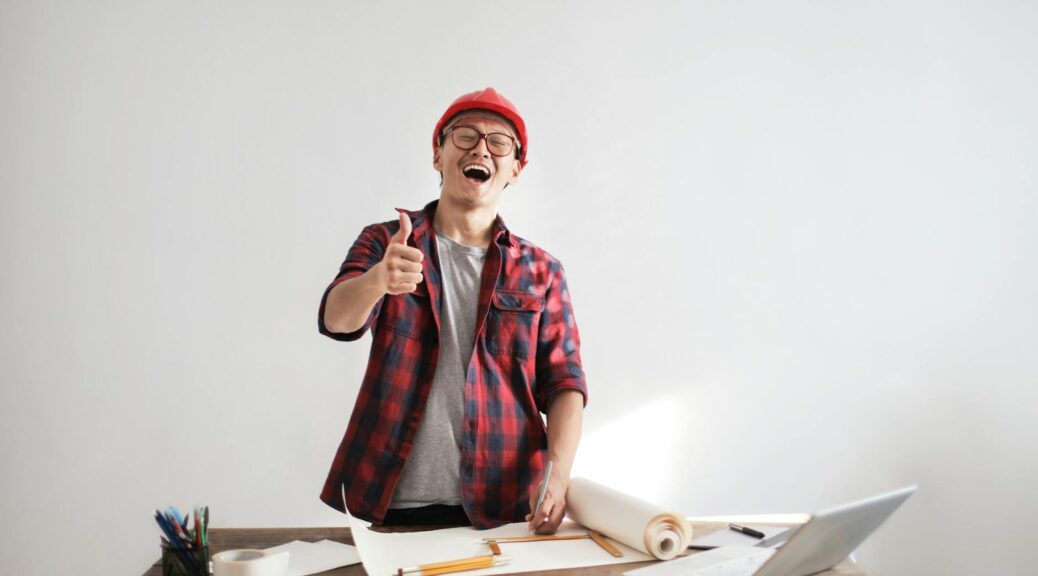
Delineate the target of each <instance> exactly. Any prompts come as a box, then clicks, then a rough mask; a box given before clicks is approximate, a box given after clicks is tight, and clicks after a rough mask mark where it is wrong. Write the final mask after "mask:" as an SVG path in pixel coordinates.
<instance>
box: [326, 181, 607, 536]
mask: <svg viewBox="0 0 1038 576" xmlns="http://www.w3.org/2000/svg"><path fill="white" fill-rule="evenodd" d="M437 203H438V202H437V201H433V202H431V203H429V204H428V205H427V206H426V207H425V209H424V210H421V211H415V212H408V214H409V215H410V216H411V220H412V223H413V228H412V235H411V238H409V239H408V241H407V243H408V245H410V246H414V247H417V248H418V249H420V250H421V251H422V252H423V253H424V254H425V259H424V261H423V263H422V267H423V268H424V270H423V273H424V281H423V282H422V283H420V284H419V285H418V290H417V291H415V292H413V293H411V294H399V295H386V296H384V297H383V298H382V300H380V301H379V302H378V303H377V304H376V305H375V307H374V309H372V311H371V315H370V316H369V318H368V321H367V322H366V324H365V325H364V326H363V327H361V328H360V329H359V330H357V331H355V332H351V333H349V334H341V333H334V332H329V330H328V328H327V327H326V326H325V325H324V306H325V301H326V300H327V298H328V292H330V291H331V289H332V287H334V286H335V285H336V284H338V283H339V282H342V281H344V280H347V279H349V278H354V277H357V276H360V275H361V274H363V273H364V272H366V271H367V270H369V269H370V268H371V267H372V266H374V265H375V264H377V263H379V262H380V261H381V260H382V255H383V253H384V250H385V248H386V246H387V245H388V243H389V239H390V238H391V237H392V236H393V234H395V233H396V231H397V230H398V229H399V227H400V225H399V222H398V221H396V220H393V221H390V222H384V223H381V224H373V225H371V226H368V227H367V228H365V229H364V230H363V231H362V232H361V234H360V237H359V238H357V241H356V242H354V243H353V246H352V247H351V248H350V251H349V253H348V254H347V255H346V261H345V262H343V264H342V267H341V269H340V271H339V275H338V276H337V277H336V278H335V280H334V281H333V282H332V283H331V285H330V286H329V287H328V289H327V290H325V293H324V297H323V298H322V299H321V307H320V311H319V312H318V326H319V328H320V331H321V333H322V334H325V335H326V336H330V337H331V338H334V339H336V340H356V339H358V338H360V337H361V336H362V335H363V334H364V332H365V331H367V329H368V328H369V327H370V328H371V332H372V337H373V342H372V344H371V355H370V357H369V359H368V367H367V371H366V372H365V374H364V381H363V383H362V384H361V387H360V392H359V394H358V395H357V401H356V404H355V405H354V407H353V415H352V416H351V417H350V422H349V425H348V426H347V428H346V434H345V436H344V437H343V439H342V443H341V444H340V445H339V450H338V452H337V453H336V455H335V460H334V461H333V462H332V467H331V471H330V472H329V473H328V479H327V480H326V481H325V485H324V490H322V492H321V500H323V501H324V502H325V503H327V504H328V505H329V506H331V507H333V508H336V509H338V510H341V511H344V512H345V511H346V510H345V509H344V503H343V497H342V492H343V488H345V494H346V502H345V507H346V508H348V509H349V512H350V514H353V515H354V516H357V517H359V518H363V519H365V520H369V521H372V522H376V523H377V522H381V521H382V519H383V518H384V517H385V514H386V510H387V509H388V508H389V503H390V500H391V499H392V496H393V491H394V490H395V489H396V484H397V481H398V480H399V479H400V472H401V470H402V469H403V466H404V461H406V460H407V456H408V454H409V453H410V451H411V447H412V445H413V443H414V438H415V433H416V432H417V430H418V424H419V422H421V419H422V414H423V412H424V410H425V402H426V399H427V398H428V396H429V388H430V386H431V384H432V381H433V374H435V373H436V362H437V359H438V358H439V352H440V343H439V332H440V302H441V297H442V296H441V291H442V287H443V284H442V282H441V276H440V264H439V259H438V258H437V255H436V232H435V230H434V228H433V225H432V222H433V214H434V213H435V211H436V206H437ZM561 390H577V391H579V392H580V393H581V394H583V395H584V399H585V404H586V402H587V385H586V383H585V381H584V370H583V368H582V367H581V363H580V336H579V334H578V332H577V323H576V320H575V319H574V317H573V309H572V307H571V305H570V296H569V290H568V289H567V287H566V277H565V274H564V272H563V269H562V265H561V264H560V263H559V261H558V260H556V259H555V258H553V257H552V256H551V255H550V254H548V253H547V252H545V251H544V250H541V249H540V248H538V247H537V246H534V245H533V244H531V243H530V242H527V241H526V240H523V239H522V238H519V237H517V236H515V235H513V234H511V233H510V232H509V231H508V229H507V228H506V227H505V225H504V222H503V221H502V220H501V218H500V217H498V218H497V221H496V222H495V223H494V231H493V240H492V242H491V246H490V247H489V249H488V250H487V256H486V261H485V264H484V266H483V274H482V280H481V283H480V291H479V307H478V309H477V313H476V344H475V349H474V350H473V353H472V361H471V362H470V363H469V367H468V377H467V379H466V381H465V413H464V420H463V422H462V438H461V470H460V477H461V501H462V506H464V508H465V512H466V513H467V514H468V516H469V519H470V520H472V524H473V525H474V526H475V527H477V528H491V527H494V526H498V525H500V524H504V523H506V522H518V521H522V520H523V518H524V516H525V515H526V514H527V513H528V512H529V496H530V491H531V490H532V489H533V488H534V484H535V483H536V482H538V481H539V480H540V477H541V472H542V468H543V466H544V464H545V455H546V448H547V435H546V433H545V427H544V422H543V420H542V419H541V416H540V413H541V412H547V409H548V406H549V405H550V402H551V399H552V396H553V395H554V394H555V393H556V392H559V391H561Z"/></svg>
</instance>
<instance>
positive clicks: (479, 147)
mask: <svg viewBox="0 0 1038 576" xmlns="http://www.w3.org/2000/svg"><path fill="white" fill-rule="evenodd" d="M469 154H474V155H476V156H480V157H482V158H489V157H490V149H489V148H487V137H486V136H483V137H482V138H480V139H479V141H478V142H476V145H475V146H474V147H473V148H472V149H471V150H469Z"/></svg>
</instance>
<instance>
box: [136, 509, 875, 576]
mask: <svg viewBox="0 0 1038 576" xmlns="http://www.w3.org/2000/svg"><path fill="white" fill-rule="evenodd" d="M724 526H725V525H724V524H721V523H710V522H693V524H692V527H693V529H695V530H696V532H697V533H699V532H700V531H712V530H713V529H715V528H717V529H720V528H723V527H724ZM293 540H302V541H304V542H317V541H320V540H334V541H336V542H342V543H344V544H350V545H353V535H352V534H351V533H350V529H349V528H213V529H212V530H210V531H209V555H210V556H212V555H213V554H216V553H218V552H222V551H224V550H233V549H236V548H270V547H271V546H277V545H279V544H285V543H286V542H291V541H293ZM156 549H157V547H156ZM695 552H696V551H695V550H689V553H692V554H694V553H695ZM652 563H653V562H631V563H628V564H611V565H607V566H589V567H587V568H568V569H565V570H545V571H540V572H524V574H529V575H531V576H533V575H537V576H592V575H596V576H597V575H606V576H614V575H616V576H619V575H620V574H623V572H625V571H627V570H630V569H633V568H637V567H639V566H648V565H649V564H652ZM366 574H367V573H366V572H364V567H363V566H361V565H360V564H354V565H353V566H344V567H342V568H337V569H335V570H329V571H327V572H321V576H366ZM459 574H464V573H463V572H461V573H459ZM144 576H162V562H161V560H156V562H155V563H154V564H153V565H152V566H151V567H150V568H149V569H148V571H147V572H145V573H144ZM821 576H866V574H865V572H863V571H861V570H860V569H859V568H858V567H856V566H855V565H854V564H852V563H850V562H848V561H844V562H843V563H841V564H839V565H838V566H836V567H835V568H833V569H832V570H828V571H826V572H822V573H821Z"/></svg>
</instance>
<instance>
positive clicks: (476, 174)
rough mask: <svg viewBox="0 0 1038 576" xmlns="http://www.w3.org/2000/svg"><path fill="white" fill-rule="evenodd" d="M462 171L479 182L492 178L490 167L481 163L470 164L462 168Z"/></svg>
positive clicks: (470, 178) (467, 176)
mask: <svg viewBox="0 0 1038 576" xmlns="http://www.w3.org/2000/svg"><path fill="white" fill-rule="evenodd" d="M461 173H462V174H464V175H465V177H466V178H468V179H469V180H473V181H475V182H479V183H480V184H482V183H483V182H486V181H487V180H490V169H489V168H487V167H486V166H482V165H480V164H469V165H468V166H466V167H464V168H462V169H461Z"/></svg>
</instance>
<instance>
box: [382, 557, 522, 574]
mask: <svg viewBox="0 0 1038 576" xmlns="http://www.w3.org/2000/svg"><path fill="white" fill-rule="evenodd" d="M509 560H511V557H509V556H493V555H491V556H474V557H472V558H461V559H459V560H447V561H445V562H434V563H432V564H421V565H419V566H409V567H407V568H400V569H399V570H397V572H396V573H397V574H398V575H399V574H414V575H416V576H436V575H438V574H449V573H451V572H463V571H465V570H478V569H480V568H491V567H494V566H500V565H502V564H504V563H506V562H508V561H509Z"/></svg>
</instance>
